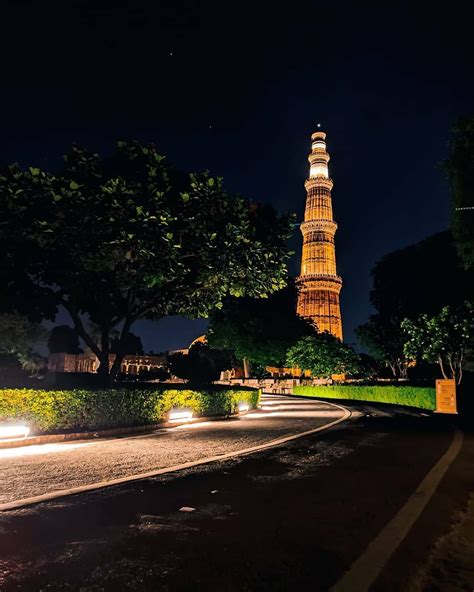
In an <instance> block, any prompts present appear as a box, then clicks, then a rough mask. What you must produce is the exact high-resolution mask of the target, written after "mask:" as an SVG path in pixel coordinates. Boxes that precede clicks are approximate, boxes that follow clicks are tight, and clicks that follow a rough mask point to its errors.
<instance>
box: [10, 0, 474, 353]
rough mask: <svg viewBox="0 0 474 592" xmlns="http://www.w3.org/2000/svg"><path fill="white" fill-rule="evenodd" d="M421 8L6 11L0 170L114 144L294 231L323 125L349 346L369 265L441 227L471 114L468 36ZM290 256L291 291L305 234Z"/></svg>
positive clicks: (165, 335)
mask: <svg viewBox="0 0 474 592" xmlns="http://www.w3.org/2000/svg"><path fill="white" fill-rule="evenodd" d="M416 4H417V7H413V6H410V4H408V3H401V2H376V3H372V2H370V3H368V2H365V3H361V2H352V3H343V2H334V1H330V0H328V1H326V2H324V3H320V2H308V3H306V2H292V3H285V9H284V10H282V9H279V8H278V7H277V6H278V5H277V3H270V2H261V3H258V2H253V3H246V2H235V3H230V2H197V1H196V2H179V1H174V2H173V1H170V2H159V1H154V2H142V1H140V0H135V1H129V2H121V1H119V0H111V1H110V2H104V1H102V0H94V1H83V2H68V1H67V0H62V1H61V2H48V1H47V0H44V1H43V2H34V3H33V2H27V1H19V0H16V1H15V2H7V1H4V2H3V3H2V9H1V18H0V49H1V55H2V73H1V78H0V84H1V89H0V91H1V94H0V96H1V103H2V108H1V111H0V117H1V130H0V163H1V164H2V165H3V164H6V163H9V162H13V161H17V162H19V163H20V164H22V165H36V166H43V167H49V168H54V167H56V166H57V165H58V163H59V161H60V157H61V155H62V154H64V153H65V152H66V151H68V150H69V148H70V146H71V144H72V143H73V142H76V143H79V144H83V145H85V146H87V147H89V148H91V149H94V150H97V151H99V152H102V153H104V154H105V153H107V152H109V151H111V149H112V146H113V143H114V142H115V140H117V139H119V138H138V139H140V140H144V141H149V140H151V141H154V142H155V143H156V144H157V145H158V147H159V149H160V150H161V151H162V152H163V153H164V154H166V155H167V156H168V157H169V159H170V160H171V161H172V162H173V163H174V164H175V165H176V166H177V167H178V168H181V169H184V170H202V169H209V170H210V171H211V172H212V173H214V174H216V175H220V176H223V177H224V180H225V184H226V187H227V188H228V190H230V191H232V192H238V193H241V194H244V195H247V196H249V197H250V198H252V199H254V200H256V201H267V202H270V203H272V204H273V205H274V206H275V207H277V208H278V209H279V210H281V211H286V210H292V211H295V212H296V213H297V215H298V220H301V218H302V215H303V208H304V200H305V190H304V185H303V183H304V180H305V178H306V177H307V176H308V171H309V165H308V162H307V154H308V152H309V150H310V135H311V133H312V132H313V131H315V129H316V125H317V123H318V122H321V124H322V129H323V130H324V131H326V133H327V144H328V151H329V152H330V154H331V162H330V175H331V177H332V178H333V179H334V190H333V205H334V212H335V219H336V221H337V222H338V224H339V230H338V232H337V234H336V254H337V263H338V271H339V273H340V274H341V275H342V277H343V281H344V285H343V289H342V293H341V309H342V317H343V326H344V332H345V339H346V341H347V342H349V343H351V342H352V343H353V342H354V341H355V337H354V333H353V329H354V327H356V326H357V325H358V324H360V323H362V322H364V321H365V320H366V318H367V316H368V314H369V312H370V305H369V290H370V287H371V278H370V270H371V268H372V266H373V264H374V263H375V261H377V260H378V259H379V258H380V257H381V256H382V255H384V254H385V253H387V252H390V251H393V250H395V249H398V248H400V247H403V246H405V245H408V244H410V243H413V242H415V241H418V240H420V239H423V238H424V237H426V236H428V235H429V234H432V233H434V232H437V231H440V230H443V229H445V228H446V227H447V225H448V223H449V194H448V187H447V184H446V181H445V179H444V174H443V172H442V170H440V167H439V163H440V161H441V160H442V159H443V158H444V157H445V156H446V152H447V143H448V139H449V131H450V128H451V127H452V125H453V124H454V122H455V120H456V119H457V117H459V116H462V115H468V114H472V113H473V111H474V81H473V76H472V60H473V57H474V56H473V51H472V38H471V34H472V21H471V20H470V19H469V18H468V16H467V14H463V12H462V10H460V9H459V7H460V4H459V7H457V6H456V3H455V2H451V3H448V4H442V5H441V6H440V7H439V8H437V7H436V6H435V4H434V3H424V2H419V3H416ZM293 242H294V247H295V249H296V250H297V251H298V252H297V255H296V256H295V258H294V261H293V262H292V266H291V271H292V274H293V275H296V274H297V272H298V266H299V256H300V254H299V250H300V248H301V235H300V234H299V231H297V232H296V234H295V239H294V241H293ZM434 269H435V266H434ZM440 279H441V278H440ZM407 289H408V287H407ZM64 319H65V317H64ZM64 319H61V320H64ZM204 328H205V321H202V320H200V321H190V320H186V319H166V320H165V321H162V322H160V323H149V322H141V323H138V324H137V325H136V326H135V332H137V333H139V334H140V335H141V337H142V339H143V342H144V346H145V349H146V350H150V349H153V350H155V351H160V350H165V349H174V348H179V347H183V346H186V345H187V344H188V343H189V341H190V340H191V339H192V338H194V337H196V336H197V335H198V334H200V333H202V332H203V331H204Z"/></svg>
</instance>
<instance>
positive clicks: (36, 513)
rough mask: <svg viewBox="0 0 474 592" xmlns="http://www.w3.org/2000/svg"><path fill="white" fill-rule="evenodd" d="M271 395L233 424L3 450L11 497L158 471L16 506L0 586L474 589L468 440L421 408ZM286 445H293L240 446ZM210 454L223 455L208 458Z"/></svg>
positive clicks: (3, 535)
mask: <svg viewBox="0 0 474 592" xmlns="http://www.w3.org/2000/svg"><path fill="white" fill-rule="evenodd" d="M263 402H264V406H263V409H262V410H261V411H257V412H256V413H254V414H253V415H249V416H247V417H245V418H241V419H236V420H234V421H227V422H222V421H218V422H212V423H210V424H208V423H204V422H201V424H195V425H194V426H193V427H187V428H178V429H176V428H175V429H173V430H172V431H161V432H156V433H155V434H152V435H149V436H141V437H134V438H123V439H121V440H118V439H115V440H108V441H106V440H103V441H100V442H94V443H90V442H75V443H71V444H68V445H66V446H65V447H64V448H61V449H60V450H61V451H59V450H58V449H56V451H54V452H53V450H52V449H50V452H48V453H42V454H38V453H34V451H33V449H32V450H30V451H29V453H28V454H27V455H26V456H25V455H24V452H26V451H23V452H22V453H20V451H19V450H18V453H17V456H10V458H4V459H3V460H2V461H1V463H0V470H1V471H3V473H2V474H1V475H0V477H1V481H0V482H1V484H2V487H3V488H4V492H7V493H6V494H4V495H5V496H6V497H7V499H12V498H11V497H8V496H11V493H10V492H11V491H12V490H14V488H16V492H17V495H18V491H19V493H20V495H21V496H34V495H37V494H41V492H44V491H47V490H52V491H58V488H59V489H64V488H65V487H69V488H70V489H71V488H73V489H74V488H75V487H76V486H77V485H78V486H79V487H81V485H82V484H87V483H89V484H90V483H97V480H105V479H109V482H110V480H111V479H115V478H116V477H117V476H119V478H123V476H125V478H126V476H127V475H132V474H133V475H135V474H137V473H138V472H141V473H143V472H147V471H148V472H150V473H152V474H153V476H152V477H151V478H142V479H140V480H132V481H129V482H126V483H122V484H118V485H116V486H114V487H103V488H100V489H96V490H93V491H86V492H82V493H79V494H78V495H69V496H65V497H64V496H61V497H59V496H56V497H55V498H54V499H51V500H50V501H46V502H43V503H35V504H32V505H27V506H23V507H20V508H16V509H10V510H8V509H6V508H5V506H6V504H4V505H3V508H4V511H2V512H0V590H2V592H17V591H18V590H19V589H21V590H22V591H23V592H38V591H39V590H48V591H49V590H51V591H52V592H54V591H58V592H60V591H61V592H64V590H70V591H71V592H72V591H80V592H97V590H103V591H104V592H109V591H110V592H116V591H118V590H140V591H143V592H146V591H153V592H155V591H160V590H162V591H167V592H188V591H189V592H191V591H192V592H195V591H196V590H206V592H207V591H209V592H223V591H225V592H242V590H253V591H255V592H257V591H259V592H260V591H261V592H268V591H270V590H271V591H272V592H277V591H281V592H282V591H286V590H314V591H315V592H317V591H321V592H322V591H325V592H328V590H332V592H347V591H349V592H353V591H354V590H357V592H367V591H368V590H369V588H370V591H371V592H376V591H382V590H383V591H384V592H388V591H390V592H407V590H414V589H416V590H434V589H436V590H443V591H444V590H472V589H473V586H474V581H471V580H472V577H471V576H472V561H471V557H472V546H471V547H469V545H470V543H469V541H471V542H472V545H474V537H473V536H472V524H471V522H470V520H471V521H472V518H469V516H472V515H473V514H472V510H471V512H470V514H469V515H468V514H463V513H462V512H464V509H465V508H466V507H467V504H468V502H469V499H470V497H469V496H470V493H471V492H472V491H474V473H473V472H472V466H473V463H474V436H473V435H472V434H468V433H465V434H464V436H463V435H462V433H461V432H460V430H453V426H452V425H451V423H452V419H446V418H443V417H439V416H434V415H433V416H429V415H428V414H425V413H423V414H420V413H419V412H417V411H416V410H413V411H410V410H408V409H400V408H399V409H397V408H392V407H387V406H383V405H380V406H376V405H365V404H359V403H357V404H352V403H348V405H350V409H351V411H352V412H353V413H352V417H351V419H350V420H349V421H341V419H342V418H343V417H344V415H345V414H344V410H343V409H342V410H341V411H339V409H337V408H335V407H333V406H331V405H329V404H326V403H321V402H318V401H311V400H301V399H300V400H297V399H288V398H284V397H272V398H265V400H264V401H263ZM334 421H336V422H339V424H338V425H336V426H335V427H334V428H331V429H324V426H327V425H329V424H331V423H332V422H334ZM318 426H319V427H321V428H323V430H322V431H321V430H320V431H318V432H316V430H317V429H318ZM304 432H306V433H307V432H311V433H309V434H308V433H307V435H306V436H305V437H298V434H299V435H301V434H302V433H304ZM295 436H296V437H295ZM274 440H279V441H280V442H281V440H285V442H284V445H281V446H271V447H269V446H267V447H266V448H264V449H260V450H257V451H255V450H254V449H253V451H254V452H255V453H254V454H249V455H239V456H236V454H238V452H236V451H242V450H245V449H249V448H250V447H251V446H260V447H262V446H265V444H268V443H270V442H271V441H274ZM42 450H48V449H47V448H44V449H42ZM20 454H21V455H20ZM232 454H233V456H232ZM212 455H214V458H216V459H217V460H219V462H210V463H207V464H200V465H199V464H197V463H199V459H201V460H202V459H203V458H209V457H212ZM196 459H197V460H196ZM186 461H188V468H183V470H179V471H176V472H170V471H168V472H167V474H161V475H160V474H157V473H158V471H159V467H170V466H176V465H177V464H178V463H184V464H185V463H186ZM189 461H191V462H189ZM189 464H192V466H191V467H189ZM150 469H151V471H150ZM165 471H166V469H165ZM6 484H8V485H6ZM20 487H21V489H19V488H20ZM85 487H87V485H86V486H85ZM82 491H83V490H82ZM53 495H54V494H53ZM471 506H472V504H471ZM0 507H1V504H0ZM463 516H465V518H462V517H463ZM460 517H461V518H462V519H460ZM445 533H449V539H445V538H443V537H444V535H445ZM437 541H441V542H442V541H445V542H444V543H443V544H444V547H438V544H437ZM453 548H455V549H457V551H456V553H455V554H453V553H452V549H453ZM443 549H444V550H443ZM463 558H465V559H464V563H463ZM410 582H412V583H413V586H412V585H411V584H410ZM420 582H423V585H419V584H420ZM452 582H456V583H459V586H458V587H454V588H453V587H451V586H450V584H451V583H452ZM354 583H355V584H356V585H354Z"/></svg>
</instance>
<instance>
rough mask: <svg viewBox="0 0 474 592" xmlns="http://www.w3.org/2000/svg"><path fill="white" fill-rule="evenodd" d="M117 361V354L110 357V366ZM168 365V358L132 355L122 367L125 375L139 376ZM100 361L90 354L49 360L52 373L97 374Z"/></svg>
mask: <svg viewBox="0 0 474 592" xmlns="http://www.w3.org/2000/svg"><path fill="white" fill-rule="evenodd" d="M114 360H115V354H110V355H109V366H110V367H112V364H113V363H114ZM165 365H166V356H165V355H162V356H155V355H132V354H129V355H127V356H125V357H124V358H123V360H122V364H121V366H120V372H122V373H123V374H139V373H140V372H142V371H145V370H155V369H157V368H163V367H164V366H165ZM98 367H99V359H98V358H97V356H96V355H95V354H94V353H92V352H90V353H83V354H65V353H57V354H50V355H49V358H48V370H49V371H50V372H91V373H95V372H97V369H98Z"/></svg>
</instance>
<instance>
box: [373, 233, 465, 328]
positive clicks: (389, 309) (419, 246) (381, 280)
mask: <svg viewBox="0 0 474 592" xmlns="http://www.w3.org/2000/svg"><path fill="white" fill-rule="evenodd" d="M372 277H373V289H372V291H371V293H370V300H371V303H372V304H373V306H374V308H375V309H376V310H377V312H378V313H379V315H380V316H381V317H382V320H385V319H386V318H389V319H392V320H393V321H394V322H398V324H400V322H401V321H402V320H403V319H404V318H405V317H407V318H416V317H418V315H420V314H422V313H426V314H435V313H437V312H439V311H440V310H441V308H442V307H443V306H447V305H454V306H456V305H461V304H462V303H463V302H464V300H466V299H467V300H471V299H472V297H473V295H474V273H473V272H469V271H466V270H464V269H463V268H462V266H461V265H460V261H459V259H458V256H457V252H456V246H455V242H454V240H453V237H452V233H451V232H450V231H445V232H440V233H437V234H434V235H432V236H429V237H428V238H426V239H425V240H422V241H420V242H419V243H415V244H414V245H410V246H408V247H405V248H403V249H400V250H398V251H394V252H393V253H389V254H387V255H385V256H384V257H382V259H381V260H380V261H378V262H377V263H376V265H375V267H374V269H373V270H372Z"/></svg>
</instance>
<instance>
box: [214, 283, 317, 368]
mask: <svg viewBox="0 0 474 592" xmlns="http://www.w3.org/2000/svg"><path fill="white" fill-rule="evenodd" d="M314 332H315V328H314V326H313V325H312V324H310V323H309V322H308V321H306V320H304V319H303V318H301V317H300V316H298V315H297V314H296V289H295V286H294V285H293V284H291V285H289V286H287V287H286V288H285V289H284V290H281V291H280V292H277V293H276V294H273V295H272V296H270V297H269V298H267V299H257V298H228V299H227V300H226V301H225V302H224V306H223V307H222V308H221V309H219V310H216V311H214V312H213V313H212V315H211V317H210V323H209V331H208V342H209V345H210V346H211V347H216V348H220V349H230V350H232V351H233V352H234V354H235V356H236V358H237V359H239V360H244V361H245V362H247V361H248V362H249V363H250V364H255V365H258V366H263V367H265V366H281V365H284V364H285V359H286V353H287V351H288V349H289V348H290V347H291V346H292V345H294V344H295V343H296V341H298V339H299V338H301V337H303V336H304V335H311V334H313V333H314ZM245 365H246V364H245Z"/></svg>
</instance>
